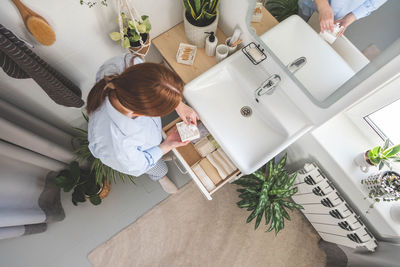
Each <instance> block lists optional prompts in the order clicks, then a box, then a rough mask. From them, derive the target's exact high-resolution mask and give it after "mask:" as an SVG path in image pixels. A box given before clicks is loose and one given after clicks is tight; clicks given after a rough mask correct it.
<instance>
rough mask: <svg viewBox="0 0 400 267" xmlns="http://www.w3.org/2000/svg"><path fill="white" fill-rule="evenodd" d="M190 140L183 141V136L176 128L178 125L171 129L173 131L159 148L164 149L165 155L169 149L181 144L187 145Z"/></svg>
mask: <svg viewBox="0 0 400 267" xmlns="http://www.w3.org/2000/svg"><path fill="white" fill-rule="evenodd" d="M189 142H190V141H186V142H182V141H181V137H180V136H179V133H178V130H177V129H176V126H175V127H174V129H173V130H172V131H171V133H170V134H169V135H168V136H167V138H165V140H164V142H162V143H161V144H160V145H159V148H160V149H161V151H162V154H163V155H165V154H167V153H168V152H169V151H171V150H172V149H173V148H176V147H180V146H185V145H187V144H188V143H189Z"/></svg>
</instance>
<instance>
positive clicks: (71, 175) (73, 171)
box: [56, 161, 110, 206]
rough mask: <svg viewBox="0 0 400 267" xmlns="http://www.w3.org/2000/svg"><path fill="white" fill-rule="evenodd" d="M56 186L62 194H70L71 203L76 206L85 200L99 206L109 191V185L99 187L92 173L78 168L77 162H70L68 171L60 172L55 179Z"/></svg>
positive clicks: (105, 183) (103, 184) (104, 184)
mask: <svg viewBox="0 0 400 267" xmlns="http://www.w3.org/2000/svg"><path fill="white" fill-rule="evenodd" d="M56 185H57V186H59V187H60V188H62V189H63V190H64V192H70V191H71V190H73V192H72V203H73V204H74V205H75V206H76V205H78V202H85V201H86V199H89V201H90V202H91V203H92V204H93V205H99V204H100V203H101V200H102V199H103V198H105V197H106V196H107V195H108V193H109V191H110V185H109V183H108V182H107V181H106V182H104V183H102V185H99V184H98V183H97V182H96V177H95V175H94V173H93V172H91V171H89V170H84V169H81V168H80V167H79V163H78V162H77V161H73V162H71V164H70V165H69V169H65V170H62V171H61V172H60V173H59V174H58V176H57V177H56Z"/></svg>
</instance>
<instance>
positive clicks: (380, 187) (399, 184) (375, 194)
mask: <svg viewBox="0 0 400 267" xmlns="http://www.w3.org/2000/svg"><path fill="white" fill-rule="evenodd" d="M361 184H363V185H365V186H366V188H367V189H368V190H369V193H368V197H369V198H371V199H373V200H374V203H373V204H371V206H370V208H373V206H374V204H375V203H376V202H380V201H388V202H389V201H398V200H400V175H399V174H398V173H397V172H394V171H384V172H380V173H377V174H374V175H371V176H369V177H368V178H366V179H362V180H361ZM367 213H368V211H367Z"/></svg>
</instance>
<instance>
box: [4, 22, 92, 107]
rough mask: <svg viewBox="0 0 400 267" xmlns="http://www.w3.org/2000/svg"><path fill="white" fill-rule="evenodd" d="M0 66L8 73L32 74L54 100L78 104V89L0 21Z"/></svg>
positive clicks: (64, 103) (20, 77)
mask: <svg viewBox="0 0 400 267" xmlns="http://www.w3.org/2000/svg"><path fill="white" fill-rule="evenodd" d="M0 67H2V68H3V70H4V72H5V73H6V74H7V75H9V76H10V77H13V78H17V79H26V78H32V79H33V80H35V81H36V82H37V83H38V84H39V85H40V86H41V87H42V88H43V90H44V91H45V92H46V94H47V95H48V96H49V97H50V98H51V99H52V100H53V101H54V102H56V103H57V104H60V105H63V106H67V107H81V106H83V104H84V102H83V100H82V99H81V96H82V92H81V90H80V89H79V88H78V87H77V86H76V85H75V84H73V83H72V82H71V81H70V80H69V79H67V78H66V77H65V76H64V75H62V74H61V73H59V72H58V71H56V70H55V69H53V68H52V67H51V66H50V65H48V64H47V63H46V62H45V61H44V60H42V59H41V58H40V57H39V56H37V55H36V54H35V53H34V52H33V51H31V50H30V49H29V48H28V47H27V46H26V45H25V43H24V42H23V41H21V40H20V39H18V37H16V36H15V35H14V34H13V33H12V32H11V31H9V30H8V29H6V28H5V27H4V26H3V25H1V24H0Z"/></svg>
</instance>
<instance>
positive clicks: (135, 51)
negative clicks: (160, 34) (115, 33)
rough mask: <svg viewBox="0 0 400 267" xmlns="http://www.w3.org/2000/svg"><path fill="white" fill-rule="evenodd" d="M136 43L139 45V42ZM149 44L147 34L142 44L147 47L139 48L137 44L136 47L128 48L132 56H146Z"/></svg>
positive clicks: (148, 35)
mask: <svg viewBox="0 0 400 267" xmlns="http://www.w3.org/2000/svg"><path fill="white" fill-rule="evenodd" d="M137 43H139V42H137ZM149 43H150V33H148V34H147V38H146V41H145V42H144V44H145V45H147V46H143V47H142V46H140V43H139V45H138V46H131V47H129V51H130V52H131V53H133V54H138V53H140V54H143V55H146V54H147V52H148V51H149V48H150V45H148V44H149Z"/></svg>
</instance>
